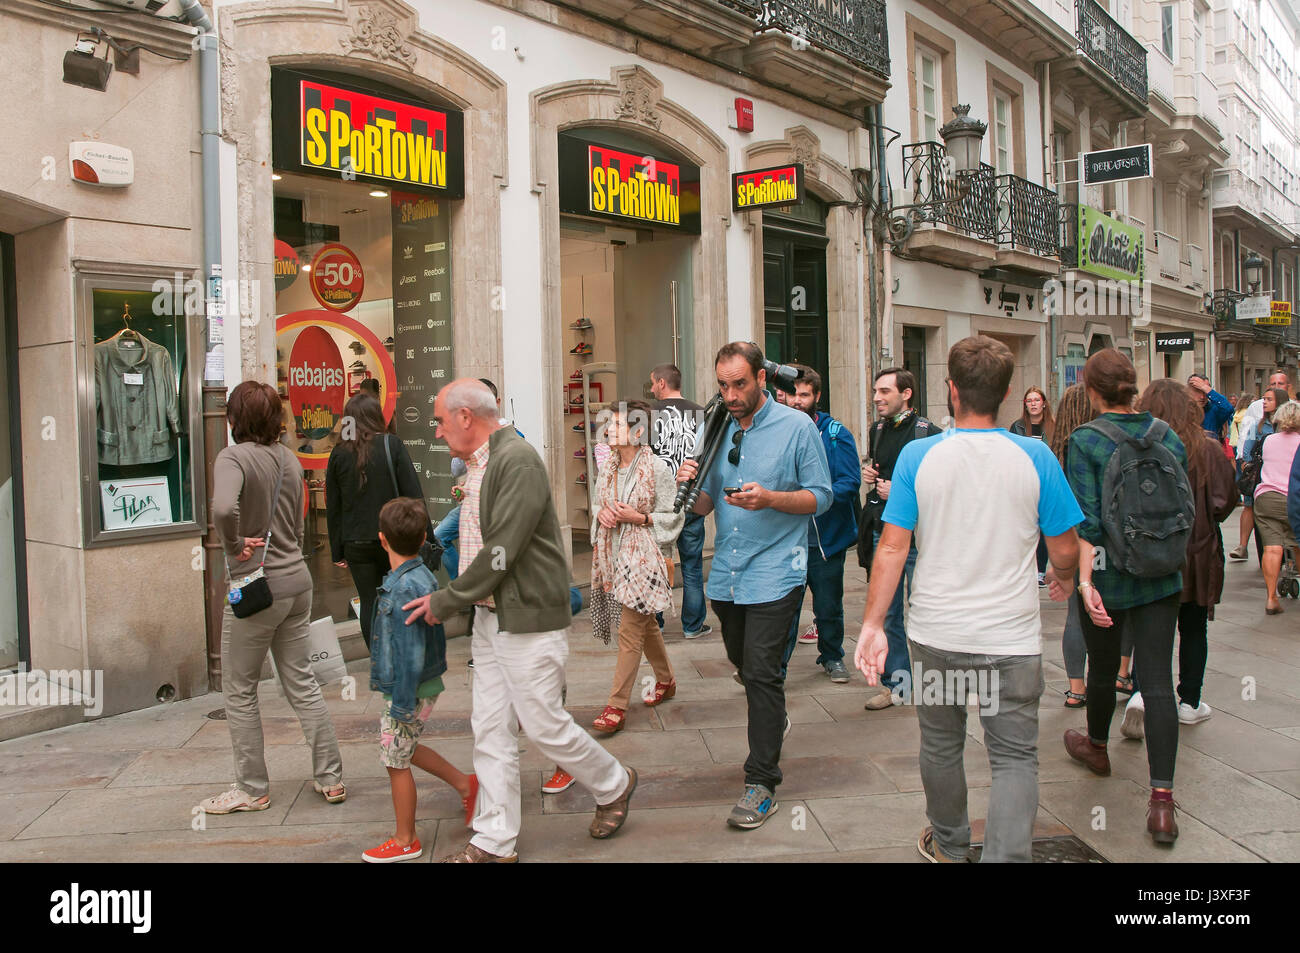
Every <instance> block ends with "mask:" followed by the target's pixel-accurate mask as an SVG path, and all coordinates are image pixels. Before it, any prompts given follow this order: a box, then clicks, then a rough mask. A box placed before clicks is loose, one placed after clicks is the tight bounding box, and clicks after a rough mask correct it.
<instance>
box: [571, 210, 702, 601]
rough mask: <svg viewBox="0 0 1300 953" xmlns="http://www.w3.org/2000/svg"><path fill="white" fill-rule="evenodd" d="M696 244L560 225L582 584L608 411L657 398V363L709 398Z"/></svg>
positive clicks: (646, 231)
mask: <svg viewBox="0 0 1300 953" xmlns="http://www.w3.org/2000/svg"><path fill="white" fill-rule="evenodd" d="M696 241H697V239H696V238H695V237H694V236H685V235H681V234H675V233H672V232H669V231H665V230H660V229H654V228H622V227H619V226H614V225H607V224H605V223H603V222H597V221H593V220H589V219H585V218H580V217H577V216H570V215H564V216H561V218H560V298H561V314H562V318H563V334H564V345H563V346H564V350H565V352H566V355H565V365H564V366H565V382H564V401H563V404H564V425H563V431H564V437H565V441H564V447H565V452H564V456H565V460H566V464H565V488H566V494H565V495H566V498H567V501H568V502H567V507H566V509H567V515H568V520H569V522H570V524H571V525H572V527H573V555H574V574H575V576H576V577H577V579H578V582H579V583H580V584H582V583H585V582H587V581H588V579H589V578H590V553H591V540H590V527H591V519H592V517H591V512H592V505H593V497H594V489H595V481H596V474H597V471H598V470H599V467H600V463H601V461H603V460H604V457H605V454H606V452H607V451H606V450H605V449H604V447H603V445H602V443H601V439H602V436H603V431H602V430H601V428H600V427H599V426H598V422H599V420H600V419H601V417H600V412H601V411H602V410H605V409H606V408H607V407H608V406H609V405H610V404H612V403H614V402H617V401H618V400H621V399H627V398H634V397H639V398H644V399H649V398H650V370H651V368H653V367H655V366H656V365H658V364H665V363H673V364H676V365H677V366H678V367H679V368H680V369H681V371H682V394H683V396H685V397H687V398H689V399H692V400H696V401H699V400H700V398H701V397H702V396H703V395H701V394H699V393H697V392H696V391H697V389H698V388H697V386H696V381H695V375H694V360H693V354H694V339H693V334H692V327H691V300H692V287H691V272H692V252H693V250H694V246H695V242H696ZM587 401H590V404H589V405H588V404H587ZM584 408H585V412H584Z"/></svg>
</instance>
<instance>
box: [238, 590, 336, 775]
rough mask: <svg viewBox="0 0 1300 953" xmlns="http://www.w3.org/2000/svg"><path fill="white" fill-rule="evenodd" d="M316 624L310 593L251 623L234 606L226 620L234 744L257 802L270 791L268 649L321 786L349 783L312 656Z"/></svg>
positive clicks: (278, 599) (279, 604)
mask: <svg viewBox="0 0 1300 953" xmlns="http://www.w3.org/2000/svg"><path fill="white" fill-rule="evenodd" d="M310 621H311V590H310V589H308V590H307V591H306V592H301V593H299V594H298V595H297V596H294V597H291V598H290V597H283V598H282V597H276V600H275V602H274V603H272V604H271V606H270V608H268V609H263V610H262V611H261V612H258V613H256V614H255V615H251V616H249V617H248V618H247V619H236V618H235V617H234V615H233V614H232V613H231V611H230V606H226V608H225V612H224V613H223V614H222V617H221V686H222V689H223V692H224V694H225V697H226V724H227V726H229V728H230V744H231V747H233V748H234V750H235V780H236V781H237V782H238V784H239V787H240V789H241V790H244V791H247V792H248V793H249V794H251V795H252V796H253V797H255V798H259V797H264V796H266V794H267V793H268V792H269V790H270V782H269V780H268V779H267V776H266V758H265V755H264V745H263V741H262V715H261V712H260V710H259V709H258V706H257V681H258V679H259V678H261V675H262V662H264V661H265V660H266V651H267V649H270V650H271V655H272V656H274V658H275V667H276V670H277V671H278V672H279V673H280V685H281V686H282V687H283V688H284V694H285V697H286V698H287V699H288V700H289V704H290V705H291V706H293V710H294V712H295V714H297V716H298V721H299V723H300V724H301V725H302V733H303V735H304V736H306V738H307V745H308V747H310V748H311V761H312V774H313V775H314V776H315V778H316V782H317V783H318V784H320V785H321V786H322V787H334V786H335V785H337V784H338V783H339V781H341V780H342V779H343V761H342V759H341V758H340V757H339V743H338V739H337V738H336V737H335V736H334V723H333V722H332V721H330V713H329V709H327V708H326V707H325V696H324V695H323V694H322V693H321V688H320V683H319V682H317V681H316V675H315V673H314V672H312V670H311V661H310V660H309V659H308V657H307V656H308V651H307V650H308V644H309V643H308V638H307V626H308V624H309V623H310Z"/></svg>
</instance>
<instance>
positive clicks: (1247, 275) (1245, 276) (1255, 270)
mask: <svg viewBox="0 0 1300 953" xmlns="http://www.w3.org/2000/svg"><path fill="white" fill-rule="evenodd" d="M1241 277H1242V280H1243V281H1245V282H1246V287H1247V288H1249V289H1250V291H1251V293H1252V294H1256V293H1258V291H1259V284H1260V282H1261V281H1262V280H1263V278H1264V259H1262V258H1260V257H1259V255H1257V254H1256V253H1255V252H1251V253H1250V254H1249V255H1247V256H1246V260H1245V261H1244V262H1242V263H1241Z"/></svg>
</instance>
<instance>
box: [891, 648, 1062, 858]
mask: <svg viewBox="0 0 1300 953" xmlns="http://www.w3.org/2000/svg"><path fill="white" fill-rule="evenodd" d="M910 648H911V653H912V662H913V665H914V666H916V667H918V668H919V670H920V678H919V679H918V680H917V682H916V684H914V685H913V686H912V699H913V702H914V703H915V704H916V715H917V720H918V721H919V722H920V725H921V784H922V785H923V786H924V788H925V806H926V814H927V815H928V816H929V818H930V823H931V824H933V825H934V844H935V847H936V848H938V849H939V850H940V851H941V852H942V853H943V854H944V855H945V856H947V857H950V858H952V859H954V860H960V859H962V858H964V857H965V856H966V853H967V851H968V850H969V849H970V816H969V815H968V814H967V810H966V766H965V764H964V763H963V762H962V754H963V752H964V751H965V748H966V698H965V697H964V696H965V692H964V691H961V690H954V687H953V684H952V682H953V679H951V678H950V677H945V678H944V679H943V680H942V681H940V682H939V684H940V685H943V686H944V688H943V689H942V690H940V691H937V692H931V691H929V690H927V687H926V686H927V682H929V681H930V680H931V678H932V676H927V675H926V672H929V671H934V672H937V673H941V674H943V675H944V676H949V675H950V674H952V673H971V675H972V677H973V678H974V679H975V683H974V684H972V686H971V689H970V690H972V691H974V690H975V687H974V685H975V684H978V685H979V686H980V689H979V694H980V700H981V707H980V724H981V725H983V727H984V746H985V748H987V749H988V756H989V767H990V768H991V769H992V772H993V787H992V789H991V790H990V791H989V809H988V821H987V823H986V824H985V827H984V851H983V855H982V857H981V862H988V863H998V862H1003V863H1005V862H1017V863H1029V861H1030V860H1031V854H1030V844H1031V842H1032V841H1033V833H1034V817H1035V815H1036V814H1037V813H1038V700H1039V698H1040V697H1041V696H1042V694H1043V659H1042V656H1040V655H1001V656H989V655H970V654H967V653H964V652H946V651H942V650H940V649H934V648H931V647H930V646H927V645H922V644H920V643H919V642H910ZM995 679H996V680H995ZM986 688H987V697H986V691H985V689H986Z"/></svg>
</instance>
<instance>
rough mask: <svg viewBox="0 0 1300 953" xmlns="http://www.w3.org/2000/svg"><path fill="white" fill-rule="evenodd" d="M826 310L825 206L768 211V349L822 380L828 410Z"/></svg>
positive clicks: (812, 203)
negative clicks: (799, 365)
mask: <svg viewBox="0 0 1300 953" xmlns="http://www.w3.org/2000/svg"><path fill="white" fill-rule="evenodd" d="M826 320H827V308H826V206H825V205H824V204H823V203H822V202H819V201H818V200H817V199H815V198H813V197H812V196H811V195H809V196H806V197H805V199H804V201H803V202H802V203H801V204H800V205H796V206H794V207H792V208H791V209H789V210H786V211H782V212H779V213H773V212H764V213H763V323H764V339H763V351H764V353H765V354H766V355H767V357H768V358H770V359H771V360H773V361H776V362H777V363H778V364H788V363H790V362H791V361H798V362H799V363H801V364H807V365H808V366H809V367H811V368H813V369H814V370H816V371H817V373H819V374H820V375H821V377H822V397H821V402H820V404H819V406H820V408H821V409H822V410H824V411H829V410H830V406H831V387H830V375H829V370H830V361H829V344H828V332H827V325H826Z"/></svg>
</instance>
